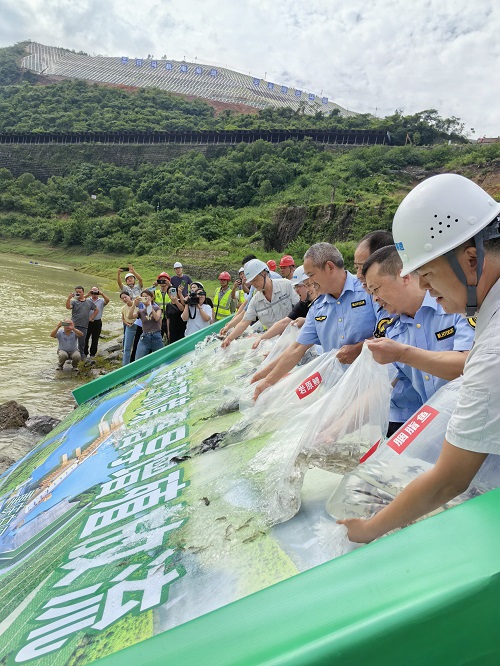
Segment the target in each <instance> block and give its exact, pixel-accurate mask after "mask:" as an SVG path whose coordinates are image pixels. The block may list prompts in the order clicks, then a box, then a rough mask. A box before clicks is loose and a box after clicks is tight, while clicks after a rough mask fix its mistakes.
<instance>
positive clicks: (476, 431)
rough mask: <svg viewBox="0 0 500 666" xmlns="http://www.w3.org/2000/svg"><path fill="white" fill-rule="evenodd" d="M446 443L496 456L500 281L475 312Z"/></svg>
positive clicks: (499, 400)
mask: <svg viewBox="0 0 500 666" xmlns="http://www.w3.org/2000/svg"><path fill="white" fill-rule="evenodd" d="M446 439H447V440H448V442H450V444H453V445H454V446H458V447H459V448H461V449H466V450H468V451H476V452H478V453H494V454H497V455H498V454H500V280H498V281H497V282H496V283H495V284H494V285H493V287H492V288H491V289H490V291H489V293H488V294H487V296H486V298H485V299H484V301H483V303H482V305H481V308H480V310H479V314H478V316H477V323H476V338H475V342H474V346H473V347H472V349H471V351H470V352H469V355H468V357H467V361H466V362H465V367H464V375H463V381H462V386H461V388H460V392H459V394H458V401H457V406H456V408H455V411H454V412H453V414H452V415H451V419H450V421H449V423H448V429H447V431H446Z"/></svg>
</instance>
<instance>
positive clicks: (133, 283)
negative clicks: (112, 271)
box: [116, 264, 142, 298]
mask: <svg viewBox="0 0 500 666" xmlns="http://www.w3.org/2000/svg"><path fill="white" fill-rule="evenodd" d="M122 273H126V275H125V284H123V282H122ZM116 281H117V282H118V287H119V288H120V291H127V292H128V294H129V296H130V298H135V297H136V296H139V294H140V293H141V289H142V278H141V276H140V275H139V273H137V272H136V271H135V270H134V267H133V266H132V264H130V266H129V267H128V268H127V267H126V266H125V267H122V268H119V269H118V277H117V280H116Z"/></svg>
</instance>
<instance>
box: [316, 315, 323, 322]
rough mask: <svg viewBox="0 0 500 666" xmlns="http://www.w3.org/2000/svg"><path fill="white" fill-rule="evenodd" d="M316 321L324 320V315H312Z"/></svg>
mask: <svg viewBox="0 0 500 666" xmlns="http://www.w3.org/2000/svg"><path fill="white" fill-rule="evenodd" d="M314 319H315V320H316V321H325V319H326V315H320V316H319V317H314Z"/></svg>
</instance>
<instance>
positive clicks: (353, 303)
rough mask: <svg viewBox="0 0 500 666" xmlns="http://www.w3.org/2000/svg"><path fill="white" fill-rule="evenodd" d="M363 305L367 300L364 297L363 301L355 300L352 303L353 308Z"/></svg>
mask: <svg viewBox="0 0 500 666" xmlns="http://www.w3.org/2000/svg"><path fill="white" fill-rule="evenodd" d="M362 305H366V300H365V299H364V298H363V300H362V301H353V302H352V303H351V308H359V307H361V306H362Z"/></svg>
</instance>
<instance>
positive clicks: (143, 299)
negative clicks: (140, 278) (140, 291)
mask: <svg viewBox="0 0 500 666" xmlns="http://www.w3.org/2000/svg"><path fill="white" fill-rule="evenodd" d="M139 302H140V303H147V302H148V299H147V298H146V297H145V296H139Z"/></svg>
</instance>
